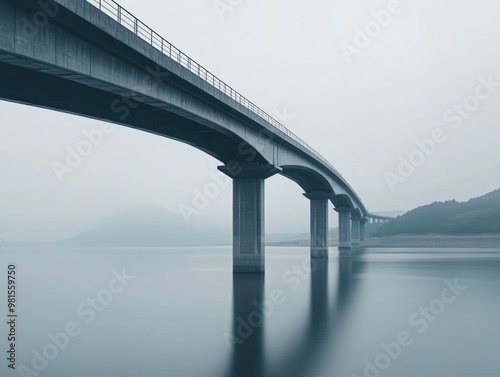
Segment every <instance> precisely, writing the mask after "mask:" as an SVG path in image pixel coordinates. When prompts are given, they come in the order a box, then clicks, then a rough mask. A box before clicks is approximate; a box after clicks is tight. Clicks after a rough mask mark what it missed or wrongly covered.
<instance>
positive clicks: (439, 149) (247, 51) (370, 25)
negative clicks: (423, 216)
mask: <svg viewBox="0 0 500 377" xmlns="http://www.w3.org/2000/svg"><path fill="white" fill-rule="evenodd" d="M120 3H121V4H122V5H123V6H124V7H125V8H128V9H129V10H130V11H131V12H132V13H134V14H136V15H137V16H138V17H139V18H141V19H142V20H143V21H144V22H145V23H146V24H148V25H150V26H151V27H152V28H153V29H155V30H157V31H158V32H159V33H160V34H161V35H163V36H164V37H165V38H166V39H167V40H169V41H170V42H172V43H173V44H174V45H176V46H177V47H179V48H180V49H181V50H183V51H184V52H185V53H187V54H188V55H190V56H191V57H192V58H194V59H195V60H197V61H198V62H200V63H201V64H202V65H204V66H205V67H206V68H208V69H209V70H211V71H212V72H213V73H214V74H216V75H217V76H219V77H220V78H221V79H223V80H224V81H226V82H228V83H229V84H230V85H232V86H233V87H234V88H235V89H237V90H238V91H239V92H240V93H242V94H243V95H245V96H247V97H248V98H249V99H251V100H252V101H254V102H255V103H257V104H258V105H260V106H261V107H262V108H263V109H265V110H266V111H268V112H269V113H271V114H273V115H276V117H278V118H281V119H282V120H284V121H286V122H287V126H288V128H290V129H291V130H292V131H293V132H295V133H296V134H297V135H299V136H300V137H301V138H303V139H304V140H305V141H306V142H308V143H309V144H310V145H312V146H313V147H314V148H315V149H317V150H318V151H319V152H320V153H321V154H323V155H324V156H325V157H326V158H327V159H328V160H329V161H331V163H332V164H333V165H334V166H335V167H336V168H337V169H338V170H339V171H340V172H341V173H342V174H343V175H344V177H345V178H346V179H347V180H348V181H349V183H350V184H351V185H352V187H353V188H354V189H355V190H356V191H357V192H358V194H359V195H360V196H361V198H362V199H363V201H364V203H365V204H366V206H367V207H368V208H369V209H370V210H371V211H373V212H377V211H391V210H408V209H412V208H414V207H416V206H419V205H423V204H427V203H430V202H433V201H436V200H447V199H457V200H467V199H469V198H471V197H475V196H479V195H482V194H485V193H487V192H489V191H491V190H494V189H496V188H499V187H500V176H499V174H498V166H500V153H499V148H498V146H499V140H500V106H499V104H500V65H499V64H498V62H499V61H500V3H498V1H494V0H477V1H474V2H471V1H465V0H441V1H431V0H419V1H408V0H404V1H401V2H400V4H399V5H397V4H395V3H394V4H391V5H389V3H391V2H388V1H373V0H371V1H364V0H358V1H355V2H353V1H346V0H345V1H338V0H317V1H315V2H313V3H311V2H306V1H296V0H289V1H286V2H285V1H278V0H265V1H264V0H253V1H244V0H243V1H241V2H239V4H237V3H238V1H236V0H231V1H229V0H222V1H216V2H214V1H212V0H196V1H195V0H184V1H171V0H141V1H140V2H139V1H137V0H121V1H120ZM224 4H226V6H225V7H224ZM227 4H237V5H234V6H232V5H227ZM216 6H217V8H216ZM387 9H390V10H392V11H393V13H392V14H391V19H390V20H388V17H387V12H389V10H388V11H387V12H386V11H384V12H382V13H380V14H381V16H379V17H378V18H379V21H375V19H376V17H375V16H374V15H373V13H372V12H374V11H375V12H380V11H382V10H387ZM376 22H379V23H385V25H384V26H379V27H377V25H376V24H375V23H376ZM358 28H359V29H360V30H366V29H368V32H369V33H371V34H372V35H373V36H372V37H370V36H368V37H363V36H361V37H360V36H359V35H358V38H357V39H358V40H357V42H358V43H357V44H356V43H355V38H356V35H357V34H358V31H357V30H358ZM366 38H368V39H369V40H368V42H367V41H366ZM362 42H364V43H365V44H367V46H364V45H362V44H360V43H362ZM488 81H489V84H488ZM495 82H498V84H497V85H495ZM464 102H465V106H464V108H463V109H462V110H459V108H454V107H453V106H454V104H460V105H462V104H464ZM0 111H1V126H0V161H1V162H0V176H1V180H0V233H6V234H9V240H12V241H20V240H31V241H32V240H54V239H58V238H61V237H65V236H69V235H73V234H75V233H79V232H80V231H84V230H86V229H87V228H89V227H92V226H93V225H94V224H95V223H96V222H98V221H99V220H101V219H102V218H104V217H106V216H108V215H111V214H114V213H116V212H118V211H121V210H125V209H129V208H133V207H136V206H142V205H145V204H155V205H161V206H163V207H165V208H167V209H170V210H171V211H173V212H178V211H179V205H180V204H182V203H184V204H185V205H191V201H192V199H193V196H194V194H193V190H195V189H200V190H203V188H205V187H206V185H207V184H210V183H211V182H213V178H212V177H211V175H210V173H211V172H212V173H216V171H217V170H216V167H217V165H219V162H218V161H216V160H214V159H213V158H212V157H210V156H208V155H206V154H204V153H202V152H200V151H198V150H196V149H194V148H192V147H189V146H187V145H183V144H181V143H178V142H175V141H171V140H168V139H165V138H161V137H158V136H154V135H149V134H146V133H143V132H140V131H135V130H132V129H127V128H124V127H118V128H117V129H115V130H114V131H113V132H111V133H109V134H106V135H105V139H104V141H103V143H102V145H100V146H99V148H97V149H96V150H95V151H94V152H93V153H91V154H90V155H89V156H88V157H85V158H84V160H83V161H82V163H81V165H80V166H79V167H78V168H76V169H75V170H74V172H72V173H71V174H66V175H64V179H63V181H62V182H60V181H59V180H58V178H57V176H56V175H55V173H54V171H53V167H52V163H53V162H64V159H65V156H66V153H67V152H66V148H67V147H68V146H70V147H71V146H75V145H77V144H78V143H79V142H80V141H81V140H83V139H84V136H83V134H82V132H83V131H84V130H92V129H95V128H96V127H99V126H100V123H99V122H96V121H93V120H89V119H85V118H79V117H76V116H70V115H65V114H61V113H57V112H52V111H47V110H41V109H37V108H33V107H27V106H21V105H17V104H11V103H7V102H0ZM283 114H289V115H292V116H287V115H285V116H283ZM445 118H446V120H445ZM433 136H434V137H435V139H436V140H437V141H438V142H433V143H435V145H434V146H431V145H430V144H428V143H427V144H426V146H427V148H428V149H427V152H428V153H427V154H425V155H424V154H423V153H424V152H418V147H417V145H416V143H415V141H416V140H424V139H429V138H431V137H433ZM400 156H402V157H403V158H404V159H410V157H411V158H413V160H412V161H414V163H408V164H414V165H418V166H416V167H412V168H410V167H408V166H406V167H405V171H404V172H403V173H404V176H402V175H401V172H398V167H399V165H400V164H401V162H400V161H401V160H400ZM398 177H399V178H398ZM389 182H391V183H389ZM266 190H267V191H266V211H267V213H266V221H267V231H268V232H271V233H277V232H302V231H307V230H308V227H309V225H308V224H309V203H308V201H307V199H305V198H304V197H303V196H302V191H301V189H300V188H299V187H298V186H297V185H296V184H295V183H294V182H292V181H288V180H287V179H285V178H283V177H279V176H278V177H273V178H271V179H269V180H268V181H267V182H266ZM331 219H332V225H335V222H336V220H335V213H334V211H333V210H332V211H331ZM179 221H184V219H183V218H182V217H181V216H180V215H179ZM190 222H191V224H193V226H215V227H219V228H221V229H228V230H229V229H230V226H231V189H230V186H227V187H224V188H222V189H221V193H220V194H219V195H218V196H217V197H216V198H214V199H211V200H210V202H209V204H208V206H207V207H206V208H205V209H203V210H202V211H201V212H200V214H198V215H193V216H191V218H190Z"/></svg>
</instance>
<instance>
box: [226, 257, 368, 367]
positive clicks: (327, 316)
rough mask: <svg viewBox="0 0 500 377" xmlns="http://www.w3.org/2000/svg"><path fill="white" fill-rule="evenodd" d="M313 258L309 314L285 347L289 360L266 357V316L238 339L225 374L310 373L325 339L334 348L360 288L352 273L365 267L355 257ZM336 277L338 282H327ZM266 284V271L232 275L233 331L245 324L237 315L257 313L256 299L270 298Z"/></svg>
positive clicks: (241, 317) (241, 316)
mask: <svg viewBox="0 0 500 377" xmlns="http://www.w3.org/2000/svg"><path fill="white" fill-rule="evenodd" d="M312 263H313V266H315V268H311V275H310V293H309V305H308V311H307V316H306V317H305V318H304V320H303V322H302V327H300V328H296V330H294V333H295V334H296V335H294V341H293V342H290V346H289V348H288V349H287V350H286V352H284V354H285V355H286V359H284V360H282V361H281V362H277V361H275V360H274V361H273V362H272V365H271V363H270V362H269V360H268V359H267V355H268V353H269V352H266V343H268V342H266V341H265V334H266V323H265V322H266V321H265V319H264V323H263V324H262V326H259V327H256V328H253V330H254V332H253V333H252V335H251V336H250V337H249V338H247V339H246V340H245V341H244V342H243V343H241V344H234V346H233V352H232V356H231V361H230V365H229V370H228V371H227V373H226V376H227V377H267V376H269V377H290V376H293V377H310V376H311V370H312V369H313V367H314V365H315V364H316V363H317V362H318V358H319V357H321V355H322V352H321V350H322V349H324V348H325V347H326V345H327V344H326V343H327V342H328V343H329V344H328V347H329V349H332V346H331V342H332V339H334V341H335V333H336V332H337V331H340V329H341V327H342V323H343V319H344V318H345V317H346V316H347V315H348V312H349V303H350V302H351V299H352V296H353V294H354V293H355V291H356V281H357V280H356V279H354V278H353V277H354V276H355V275H356V274H359V273H360V272H361V270H362V269H363V263H362V262H361V261H360V260H358V259H357V258H339V259H338V261H335V260H332V261H330V262H329V261H328V260H315V261H313V262H312ZM335 270H337V271H335ZM335 272H337V274H336V273H335ZM332 277H333V278H335V279H336V280H337V281H336V282H335V281H329V280H331V279H332ZM331 283H336V285H335V289H331V286H333V285H334V284H331ZM264 288H265V276H262V275H261V274H234V276H233V322H232V332H233V334H236V333H237V328H238V326H239V325H240V323H241V322H240V321H238V318H240V319H246V318H248V316H249V315H250V314H251V313H252V312H255V310H256V307H255V305H254V304H253V302H254V301H257V302H263V301H264V300H265V299H266V297H265V294H264ZM276 310H285V309H284V307H282V308H281V309H280V308H278V309H276ZM284 336H287V335H284ZM339 346H340V345H339ZM333 349H335V346H333Z"/></svg>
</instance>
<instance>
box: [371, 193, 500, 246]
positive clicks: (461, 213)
mask: <svg viewBox="0 0 500 377" xmlns="http://www.w3.org/2000/svg"><path fill="white" fill-rule="evenodd" d="M481 233H483V234H484V233H497V234H500V189H499V190H495V191H493V192H490V193H489V194H486V195H484V196H481V197H479V198H474V199H471V200H469V201H467V202H463V203H461V202H457V201H456V200H450V201H446V202H435V203H432V204H429V205H426V206H423V207H419V208H416V209H414V210H412V211H409V212H407V213H406V214H404V215H402V216H398V218H397V219H396V220H394V221H392V222H390V223H387V224H384V225H383V226H381V227H380V228H379V229H378V230H377V231H376V232H375V234H374V235H375V236H376V237H377V236H391V235H396V234H481Z"/></svg>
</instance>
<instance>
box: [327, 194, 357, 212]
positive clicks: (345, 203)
mask: <svg viewBox="0 0 500 377" xmlns="http://www.w3.org/2000/svg"><path fill="white" fill-rule="evenodd" d="M332 203H333V205H334V206H335V207H336V208H349V209H352V210H354V209H355V208H356V207H355V205H354V203H353V202H352V200H351V198H350V197H349V196H348V195H345V194H338V195H335V196H334V197H333V198H332Z"/></svg>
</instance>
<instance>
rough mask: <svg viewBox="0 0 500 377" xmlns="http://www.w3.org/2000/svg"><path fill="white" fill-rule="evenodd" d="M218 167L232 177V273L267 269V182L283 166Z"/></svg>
mask: <svg viewBox="0 0 500 377" xmlns="http://www.w3.org/2000/svg"><path fill="white" fill-rule="evenodd" d="M219 170H220V171H222V172H223V173H225V174H227V175H228V176H229V177H231V178H232V179H233V272H264V270H265V266H264V264H265V263H264V262H265V246H264V245H265V223H264V218H265V217H264V203H265V202H264V188H265V186H264V181H265V179H266V178H269V177H270V176H272V175H274V174H276V173H279V172H280V171H281V169H279V168H277V167H275V166H273V165H258V164H237V165H234V166H221V167H219Z"/></svg>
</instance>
